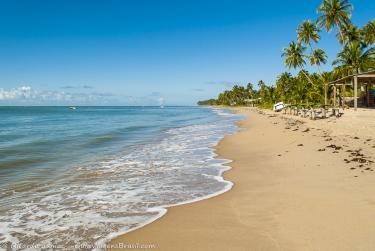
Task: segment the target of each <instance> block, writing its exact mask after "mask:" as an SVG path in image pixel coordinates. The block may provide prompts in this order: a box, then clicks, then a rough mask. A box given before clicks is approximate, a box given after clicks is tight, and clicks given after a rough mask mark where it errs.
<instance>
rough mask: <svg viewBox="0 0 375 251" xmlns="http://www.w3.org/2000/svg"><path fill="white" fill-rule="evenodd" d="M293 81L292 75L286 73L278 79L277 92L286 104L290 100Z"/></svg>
mask: <svg viewBox="0 0 375 251" xmlns="http://www.w3.org/2000/svg"><path fill="white" fill-rule="evenodd" d="M292 81H293V79H292V75H291V74H290V73H289V72H284V73H282V74H281V75H279V76H278V77H277V80H276V92H277V93H278V95H279V97H280V98H281V99H282V101H284V102H286V101H289V99H290V91H291V85H292Z"/></svg>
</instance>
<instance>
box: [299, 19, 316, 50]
mask: <svg viewBox="0 0 375 251" xmlns="http://www.w3.org/2000/svg"><path fill="white" fill-rule="evenodd" d="M297 38H298V42H300V43H301V42H302V43H305V44H306V45H308V46H310V49H311V51H312V50H313V49H312V46H311V41H314V42H315V43H318V42H319V40H320V36H319V30H318V28H317V27H316V25H315V24H314V23H312V22H311V20H308V21H304V22H303V23H302V24H300V25H299V26H298V27H297Z"/></svg>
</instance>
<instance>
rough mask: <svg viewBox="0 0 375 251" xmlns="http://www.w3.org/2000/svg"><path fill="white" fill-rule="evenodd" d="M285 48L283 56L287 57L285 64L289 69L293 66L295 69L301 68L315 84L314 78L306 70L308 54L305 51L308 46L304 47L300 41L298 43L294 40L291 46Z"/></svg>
mask: <svg viewBox="0 0 375 251" xmlns="http://www.w3.org/2000/svg"><path fill="white" fill-rule="evenodd" d="M283 50H284V52H283V54H282V57H284V58H285V60H284V64H285V65H286V66H287V67H288V68H289V69H291V68H293V69H296V68H301V69H302V72H303V73H304V75H305V76H306V78H307V79H308V81H309V82H310V83H311V84H314V83H313V82H312V80H311V79H310V77H309V76H308V75H307V74H306V72H305V71H304V66H305V64H306V62H305V58H306V56H305V55H304V54H303V53H304V52H305V50H306V47H304V46H303V45H301V44H300V43H296V42H294V41H292V42H291V43H290V44H289V47H287V48H284V49H283Z"/></svg>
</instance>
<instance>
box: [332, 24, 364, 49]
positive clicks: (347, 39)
mask: <svg viewBox="0 0 375 251" xmlns="http://www.w3.org/2000/svg"><path fill="white" fill-rule="evenodd" d="M337 39H338V40H339V42H340V44H348V43H351V42H355V41H359V42H360V41H361V31H360V30H359V29H358V27H357V26H355V25H353V24H350V25H348V26H347V27H346V29H345V30H344V31H343V36H337Z"/></svg>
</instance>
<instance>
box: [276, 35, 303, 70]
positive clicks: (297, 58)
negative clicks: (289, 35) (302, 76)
mask: <svg viewBox="0 0 375 251" xmlns="http://www.w3.org/2000/svg"><path fill="white" fill-rule="evenodd" d="M283 50H284V53H283V54H282V57H284V58H285V60H284V63H285V65H286V66H287V67H288V68H294V69H295V68H297V67H303V66H304V65H305V64H306V62H305V60H304V57H305V56H304V54H303V53H304V52H305V50H306V47H304V46H302V45H301V44H300V43H296V42H294V41H293V42H291V43H290V44H289V47H287V48H284V49H283Z"/></svg>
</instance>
